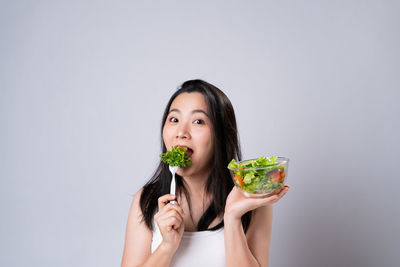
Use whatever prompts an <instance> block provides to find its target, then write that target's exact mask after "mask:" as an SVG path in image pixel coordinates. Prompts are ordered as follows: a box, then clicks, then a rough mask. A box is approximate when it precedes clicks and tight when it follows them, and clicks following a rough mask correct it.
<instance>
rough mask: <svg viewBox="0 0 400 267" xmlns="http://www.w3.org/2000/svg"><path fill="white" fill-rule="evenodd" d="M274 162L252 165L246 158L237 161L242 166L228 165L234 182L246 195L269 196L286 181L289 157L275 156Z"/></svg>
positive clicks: (277, 190) (251, 160)
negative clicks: (266, 164) (257, 165)
mask: <svg viewBox="0 0 400 267" xmlns="http://www.w3.org/2000/svg"><path fill="white" fill-rule="evenodd" d="M276 158H277V160H276V162H275V163H274V164H269V165H268V166H265V167H254V164H252V162H254V161H256V160H257V159H248V160H243V161H239V162H237V163H238V164H240V166H242V167H238V168H233V167H228V169H229V170H230V173H231V175H232V179H233V182H234V184H235V185H236V186H237V187H238V188H239V189H240V191H241V192H242V193H243V194H244V195H245V196H247V197H269V196H272V195H274V194H278V193H279V192H280V191H281V190H282V188H283V186H284V185H285V183H286V177H287V173H288V164H289V159H288V158H284V157H276Z"/></svg>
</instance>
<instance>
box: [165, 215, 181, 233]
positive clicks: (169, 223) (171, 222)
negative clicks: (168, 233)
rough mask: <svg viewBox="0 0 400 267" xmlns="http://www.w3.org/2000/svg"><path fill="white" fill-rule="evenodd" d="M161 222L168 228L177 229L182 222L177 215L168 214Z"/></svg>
mask: <svg viewBox="0 0 400 267" xmlns="http://www.w3.org/2000/svg"><path fill="white" fill-rule="evenodd" d="M162 224H163V225H165V226H166V228H167V229H169V230H172V229H178V228H179V227H180V226H181V224H182V220H181V219H180V218H179V216H170V217H168V218H166V219H165V220H164V222H163V223H162Z"/></svg>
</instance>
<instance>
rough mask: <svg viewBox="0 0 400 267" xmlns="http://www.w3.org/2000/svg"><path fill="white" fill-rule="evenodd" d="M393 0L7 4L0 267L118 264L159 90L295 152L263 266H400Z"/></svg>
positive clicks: (154, 151) (2, 25) (153, 141)
mask: <svg viewBox="0 0 400 267" xmlns="http://www.w3.org/2000/svg"><path fill="white" fill-rule="evenodd" d="M399 11H400V4H399V2H398V1H248V2H245V1H209V2H208V1H196V2H195V1H160V2H158V3H155V2H154V3H153V2H152V3H150V1H147V2H146V3H145V1H143V2H139V1H1V2H0V40H1V41H0V127H1V128H0V176H1V180H0V216H1V220H0V225H1V227H0V236H1V238H0V265H1V266H7V267H13V266H118V265H119V264H120V260H121V255H122V249H123V242H124V234H125V225H126V220H127V215H128V210H129V206H130V203H131V200H132V195H133V194H135V193H136V191H137V190H139V188H140V187H141V186H142V185H143V184H144V182H145V181H146V180H147V179H148V178H149V176H150V175H151V174H152V173H153V171H154V169H155V167H156V164H157V162H158V154H159V153H160V148H159V143H160V137H159V131H160V122H161V115H162V111H163V109H164V107H165V105H166V103H167V100H168V98H169V97H170V95H171V94H172V93H173V92H174V90H175V89H176V88H177V87H178V86H179V85H180V84H181V83H182V82H183V81H185V80H188V79H192V78H201V79H205V80H206V81H209V82H211V83H213V84H215V85H217V86H218V87H220V88H221V89H222V90H223V91H224V92H225V93H226V94H227V95H228V96H229V98H230V99H231V101H232V103H233V105H234V107H235V110H236V114H237V119H238V126H239V131H240V138H241V143H242V148H243V151H244V156H245V158H250V157H257V156H260V155H282V156H286V157H289V158H290V159H291V163H290V167H289V176H288V183H289V184H290V185H291V186H292V188H291V190H290V192H289V193H288V194H287V196H286V197H285V198H284V199H282V200H281V201H280V202H279V203H278V204H276V206H275V216H274V224H273V236H272V241H271V258H270V263H271V266H273V267H275V266H278V267H279V266H281V267H291V266H296V267H319V266H328V267H330V266H363V267H365V266H367V267H368V266H371V267H373V266H384V267H387V266H399V263H400V256H399V251H400V238H399V231H398V226H399V225H400V212H399V208H398V203H399V202H400V196H399V194H398V189H399V186H400V182H399V178H400V177H399V175H398V170H397V167H398V162H399V159H400V157H399V150H400V142H399V136H400V125H399V118H398V115H399V114H400V108H399V104H398V102H399V100H400V98H399V97H400V81H399V77H400V75H399V74H400V73H399V70H400V63H399V62H400V53H399V47H400V38H399V26H400V25H399V22H400V19H399Z"/></svg>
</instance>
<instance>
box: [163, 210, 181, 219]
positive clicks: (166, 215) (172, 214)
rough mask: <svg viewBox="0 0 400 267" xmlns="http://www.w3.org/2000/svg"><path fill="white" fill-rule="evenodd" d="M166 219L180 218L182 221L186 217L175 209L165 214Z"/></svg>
mask: <svg viewBox="0 0 400 267" xmlns="http://www.w3.org/2000/svg"><path fill="white" fill-rule="evenodd" d="M165 217H166V218H168V217H179V219H180V220H181V221H183V220H184V217H183V216H182V215H181V214H180V213H179V212H177V211H176V210H174V209H171V210H169V211H168V212H167V213H166V214H165Z"/></svg>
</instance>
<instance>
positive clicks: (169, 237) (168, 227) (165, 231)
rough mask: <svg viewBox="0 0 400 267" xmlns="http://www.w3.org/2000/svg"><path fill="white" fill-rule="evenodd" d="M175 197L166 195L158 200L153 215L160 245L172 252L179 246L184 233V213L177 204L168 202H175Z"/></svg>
mask: <svg viewBox="0 0 400 267" xmlns="http://www.w3.org/2000/svg"><path fill="white" fill-rule="evenodd" d="M175 198H176V196H174V195H171V194H166V195H163V196H161V197H159V198H158V212H157V213H156V214H155V215H154V220H155V221H156V223H157V225H158V228H159V229H160V232H161V235H162V238H163V241H162V243H161V245H162V246H163V247H165V248H167V249H168V250H171V251H173V252H175V251H176V249H177V248H178V246H179V243H180V242H181V239H182V235H183V231H184V218H185V213H184V212H183V210H182V208H181V207H180V206H179V204H178V202H176V201H175V203H174V204H172V203H168V201H172V200H175Z"/></svg>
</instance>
